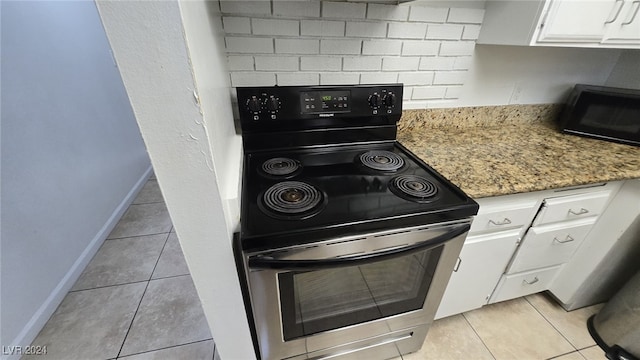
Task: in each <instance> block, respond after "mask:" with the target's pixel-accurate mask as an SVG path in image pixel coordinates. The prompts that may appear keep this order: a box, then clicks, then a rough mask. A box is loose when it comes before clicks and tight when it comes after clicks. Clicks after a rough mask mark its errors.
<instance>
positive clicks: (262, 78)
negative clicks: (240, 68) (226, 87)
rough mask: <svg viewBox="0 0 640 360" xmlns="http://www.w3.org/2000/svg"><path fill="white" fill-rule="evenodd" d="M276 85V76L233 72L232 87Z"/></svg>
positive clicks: (261, 73)
mask: <svg viewBox="0 0 640 360" xmlns="http://www.w3.org/2000/svg"><path fill="white" fill-rule="evenodd" d="M275 84H276V74H274V73H267V72H254V71H252V72H232V73H231V86H272V85H275Z"/></svg>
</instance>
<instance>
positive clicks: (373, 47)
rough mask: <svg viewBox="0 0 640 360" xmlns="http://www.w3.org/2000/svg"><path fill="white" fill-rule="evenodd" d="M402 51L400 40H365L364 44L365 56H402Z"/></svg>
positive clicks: (363, 52) (363, 51)
mask: <svg viewBox="0 0 640 360" xmlns="http://www.w3.org/2000/svg"><path fill="white" fill-rule="evenodd" d="M401 49H402V41H400V40H368V41H367V40H365V41H364V43H363V44H362V54H364V55H400V50H401Z"/></svg>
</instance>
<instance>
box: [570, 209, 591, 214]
mask: <svg viewBox="0 0 640 360" xmlns="http://www.w3.org/2000/svg"><path fill="white" fill-rule="evenodd" d="M588 213H589V210H587V209H585V208H580V211H578V212H575V211H573V210H571V209H569V214H573V215H583V214H588Z"/></svg>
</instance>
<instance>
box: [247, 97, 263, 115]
mask: <svg viewBox="0 0 640 360" xmlns="http://www.w3.org/2000/svg"><path fill="white" fill-rule="evenodd" d="M260 108H261V106H260V100H259V99H258V97H257V96H252V97H251V98H250V99H248V100H247V109H248V110H249V111H250V112H253V113H257V112H260Z"/></svg>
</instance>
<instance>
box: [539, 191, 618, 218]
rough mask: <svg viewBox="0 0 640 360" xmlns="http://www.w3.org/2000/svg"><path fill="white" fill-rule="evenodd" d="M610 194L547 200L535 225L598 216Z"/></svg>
mask: <svg viewBox="0 0 640 360" xmlns="http://www.w3.org/2000/svg"><path fill="white" fill-rule="evenodd" d="M610 193H611V192H610V191H598V192H593V193H588V194H580V195H571V196H562V197H557V198H550V199H545V200H544V204H543V206H542V209H541V210H540V213H539V214H538V216H537V217H536V219H535V221H534V222H533V225H534V226H537V225H543V224H549V223H553V222H558V221H565V220H575V219H580V218H586V217H590V216H595V215H598V214H600V213H601V212H602V210H603V209H604V207H605V205H607V201H608V200H609V194H610Z"/></svg>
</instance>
